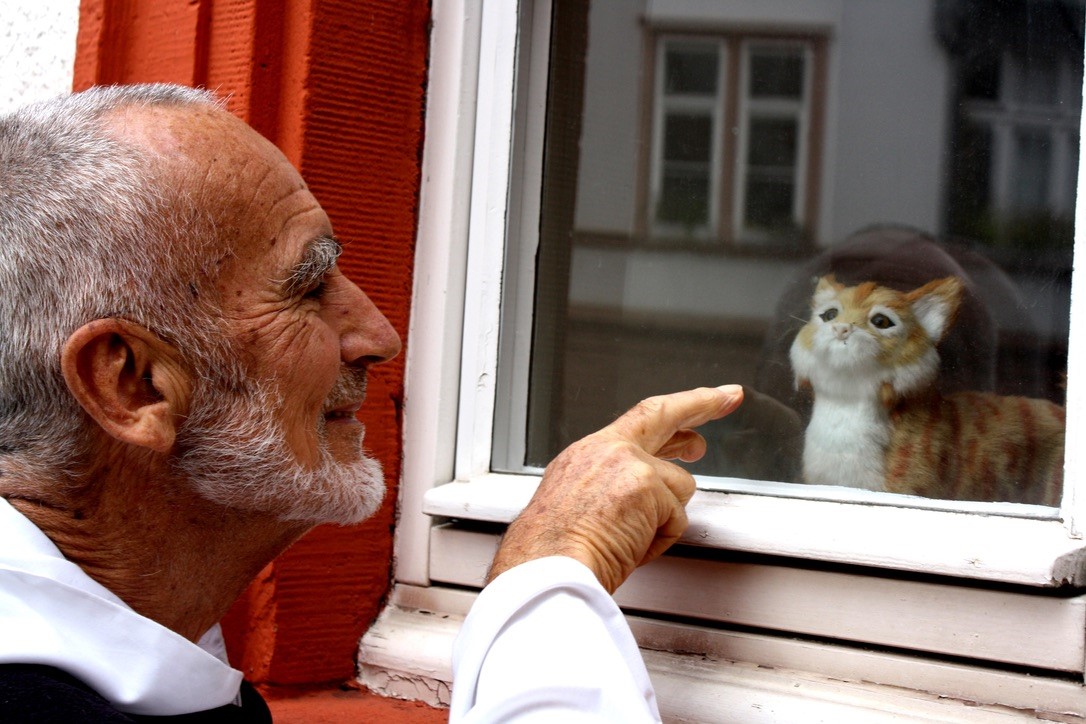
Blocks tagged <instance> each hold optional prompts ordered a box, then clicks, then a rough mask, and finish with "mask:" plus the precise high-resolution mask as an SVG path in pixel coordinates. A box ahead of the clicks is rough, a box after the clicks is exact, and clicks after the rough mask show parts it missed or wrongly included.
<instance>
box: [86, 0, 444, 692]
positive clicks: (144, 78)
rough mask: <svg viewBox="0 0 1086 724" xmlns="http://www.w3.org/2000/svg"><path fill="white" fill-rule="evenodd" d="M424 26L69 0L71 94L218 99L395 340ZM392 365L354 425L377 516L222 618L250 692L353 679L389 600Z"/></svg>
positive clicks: (280, 10)
mask: <svg viewBox="0 0 1086 724" xmlns="http://www.w3.org/2000/svg"><path fill="white" fill-rule="evenodd" d="M428 24H429V3H428V2H426V1H425V0H395V1H393V0H278V1H272V0H82V3H81V6H80V28H79V36H78V41H77V55H76V68H75V81H74V86H75V89H76V90H79V89H82V88H86V87H88V86H90V85H95V84H110V83H135V82H149V81H169V82H175V83H183V84H186V85H197V86H204V87H208V88H211V89H214V90H217V91H218V92H219V93H220V94H222V95H224V96H228V98H229V101H228V107H229V108H230V110H231V111H232V112H234V113H236V114H237V115H238V116H240V117H241V118H243V119H245V120H246V121H248V122H249V123H250V124H251V125H253V127H254V128H256V129H257V130H258V131H260V132H261V133H262V134H264V135H265V136H267V137H268V138H269V139H271V140H272V141H273V142H275V143H276V144H277V145H278V146H279V147H280V148H281V149H282V150H283V152H284V153H285V154H286V155H287V157H288V158H289V159H290V160H291V161H292V162H293V163H294V164H295V165H296V166H297V167H298V168H299V169H300V170H301V172H302V175H303V176H304V177H305V179H306V180H307V182H308V183H309V185H310V187H311V189H312V190H313V193H314V195H315V196H316V197H317V199H318V200H319V201H320V202H321V204H322V205H323V206H324V208H325V210H327V212H328V214H329V216H330V217H331V219H332V223H333V224H334V226H335V229H336V234H337V236H339V237H340V238H341V239H342V240H344V241H345V242H346V243H345V250H344V254H343V257H342V260H341V268H342V269H343V271H344V273H346V274H347V275H348V276H349V277H351V278H352V279H354V280H355V281H356V282H358V283H359V284H360V285H361V286H362V288H363V289H365V290H366V292H367V293H368V294H369V295H370V296H371V297H372V298H373V300H374V301H375V303H376V304H377V305H378V307H380V308H381V310H382V311H384V313H385V314H386V315H387V316H388V317H389V319H390V320H391V321H392V323H393V325H394V326H395V327H396V329H397V330H398V331H399V333H400V336H401V337H403V338H405V339H406V334H407V322H408V313H409V309H410V306H409V305H410V291H411V274H412V268H413V258H414V237H415V226H416V211H417V196H418V189H419V166H420V161H419V159H420V155H421V145H422V112H423V97H424V83H425V77H426V63H427V52H428V32H429V30H428ZM403 359H404V357H403V355H401V356H400V357H399V358H398V359H397V360H394V361H393V362H391V363H388V364H386V365H382V366H381V367H378V368H375V369H374V370H373V371H372V374H371V381H370V386H369V390H370V391H369V395H368V399H367V402H366V404H365V406H364V408H363V410H362V413H361V417H362V419H363V421H364V422H365V423H366V429H367V434H366V441H367V446H368V447H369V448H370V450H371V451H372V452H373V453H374V454H375V455H376V456H377V457H378V458H379V459H380V460H381V462H382V463H383V464H384V468H385V471H386V475H387V478H388V480H389V483H390V484H389V495H388V498H387V499H386V503H385V505H384V506H383V508H382V509H381V511H380V512H379V513H378V514H377V515H376V516H375V517H374V518H373V519H371V520H369V521H367V522H366V523H364V524H363V525H360V526H357V527H353V528H336V527H324V528H319V529H317V530H315V531H313V532H312V533H311V534H309V535H308V536H306V537H305V538H303V539H302V540H301V541H300V542H299V543H298V544H296V545H295V546H294V547H293V548H291V549H290V550H289V551H287V552H286V553H285V554H283V555H282V556H280V557H279V558H278V559H277V560H276V561H275V562H274V563H272V564H271V565H269V566H268V567H267V568H266V569H265V570H264V571H263V572H262V574H261V576H260V577H259V578H258V580H257V581H255V582H254V583H253V585H252V586H250V588H249V589H248V591H246V593H245V594H244V595H243V596H242V597H241V598H240V599H239V601H238V603H237V604H236V605H235V606H234V608H233V609H232V611H231V612H230V614H229V616H228V617H227V620H226V622H225V624H226V625H225V628H226V633H227V639H228V642H227V643H228V646H229V648H230V650H231V658H232V660H233V662H234V664H235V665H236V666H239V667H240V668H241V669H242V670H243V671H244V672H245V674H246V676H247V677H248V678H249V679H250V680H251V681H253V682H254V683H257V684H258V685H263V686H265V687H267V686H276V685H280V686H305V685H318V684H322V683H329V682H341V681H345V680H348V679H350V678H352V677H353V675H354V666H355V663H354V662H355V652H356V646H357V643H358V640H359V638H360V637H361V635H362V634H363V633H364V631H365V630H366V628H367V627H368V626H369V624H370V623H371V622H372V621H373V619H374V618H375V616H376V615H377V612H378V609H379V607H380V605H381V603H382V599H383V597H384V596H385V594H386V593H387V591H388V587H389V579H390V568H391V557H392V527H393V524H394V512H395V505H394V504H395V499H396V489H395V483H396V481H397V480H398V479H399V471H400V462H401V410H402V404H401V403H402V399H403Z"/></svg>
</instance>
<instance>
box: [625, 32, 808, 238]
mask: <svg viewBox="0 0 1086 724" xmlns="http://www.w3.org/2000/svg"><path fill="white" fill-rule="evenodd" d="M650 42H653V43H655V45H656V47H657V52H656V55H655V64H656V70H655V83H654V86H655V90H654V94H653V100H652V106H653V107H652V111H653V113H652V127H651V128H650V129H645V130H644V131H643V133H644V135H645V136H650V135H651V137H652V138H653V139H654V141H653V153H652V169H651V181H650V182H649V186H650V188H649V189H648V196H649V199H650V201H649V209H650V212H649V213H650V217H651V219H650V223H649V224H648V227H649V232H650V233H649V234H648V235H647V238H646V240H647V241H648V242H649V243H653V242H663V243H670V244H671V245H672V246H673V247H674V246H675V245H676V242H678V245H680V246H681V245H682V242H691V243H697V242H702V243H708V244H711V245H766V244H768V245H777V246H781V245H784V246H793V247H794V246H797V245H798V244H800V243H801V241H802V239H803V238H804V236H803V226H804V223H805V220H806V218H805V212H806V208H805V201H806V199H804V197H803V195H802V193H803V190H804V187H805V183H806V179H805V177H804V172H805V170H806V169H807V167H808V165H809V164H808V162H807V158H806V154H807V149H808V143H807V130H808V129H807V124H808V118H809V108H810V102H809V95H810V90H809V77H810V73H809V67H810V64H811V63H810V51H809V47H808V44H806V43H797V42H795V41H780V40H778V39H762V40H754V39H752V37H751V36H749V35H744V34H739V33H726V34H721V35H720V36H718V37H714V36H705V35H700V36H675V35H671V34H658V35H657V34H652V35H650ZM733 69H734V71H733ZM735 73H740V74H741V77H740V76H737V75H735Z"/></svg>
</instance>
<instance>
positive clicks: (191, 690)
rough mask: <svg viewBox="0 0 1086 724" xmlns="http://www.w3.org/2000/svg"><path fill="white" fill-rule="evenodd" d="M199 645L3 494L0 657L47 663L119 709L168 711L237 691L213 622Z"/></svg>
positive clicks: (225, 699) (218, 702)
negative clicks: (94, 572)
mask: <svg viewBox="0 0 1086 724" xmlns="http://www.w3.org/2000/svg"><path fill="white" fill-rule="evenodd" d="M200 644H201V645H200V646H197V645H196V644H194V643H192V642H191V641H189V640H188V639H186V638H184V637H182V636H180V635H178V634H176V633H174V632H173V631H171V630H170V629H168V628H166V627H164V626H162V625H160V624H158V623H156V622H154V621H152V620H151V619H149V618H145V617H143V616H141V615H139V614H138V613H136V612H135V611H133V610H132V609H131V608H129V607H128V605H126V604H125V603H124V601H122V600H121V599H120V598H118V597H117V596H116V595H114V594H113V593H112V592H111V591H109V590H108V589H107V588H105V587H104V586H102V585H101V584H99V583H98V582H97V581H95V580H94V579H92V578H91V577H90V576H88V575H87V574H86V573H84V572H83V569H81V568H80V567H79V566H77V565H76V564H74V563H72V562H71V561H69V560H67V559H66V558H64V556H63V555H62V554H61V552H60V550H59V549H57V547H56V546H55V545H54V544H53V542H52V541H51V540H49V538H48V537H46V535H45V534H44V533H42V532H41V531H40V530H38V528H37V527H35V526H34V524H33V523H31V522H30V521H29V520H28V519H27V518H26V517H25V516H23V515H22V514H21V513H19V512H18V511H17V510H15V509H14V508H13V507H11V505H10V504H8V502H7V501H6V500H4V499H2V498H0V663H21V664H45V665H48V666H54V667H56V668H58V669H62V670H64V671H66V672H68V673H69V674H71V675H72V676H74V677H76V678H77V679H79V680H80V681H83V682H84V683H86V684H87V685H88V686H90V687H91V688H92V689H94V690H95V691H97V692H98V693H99V694H101V695H102V696H104V697H105V698H106V699H107V700H109V702H110V703H111V704H112V705H113V706H115V707H116V708H117V709H119V710H120V711H123V712H127V713H130V714H150V715H159V716H166V715H174V714H187V713H191V712H197V711H203V710H205V709H213V708H215V707H219V706H223V705H225V704H229V703H231V702H233V701H235V700H236V698H237V696H238V687H239V686H240V685H241V678H242V677H241V672H240V671H237V670H235V669H232V668H230V666H229V664H227V663H226V657H225V650H224V649H223V647H222V636H221V632H220V630H219V628H218V626H216V627H214V628H213V629H212V630H211V631H209V632H208V633H207V634H206V635H205V636H204V638H202V639H201V641H200ZM201 646H203V647H205V648H206V649H207V650H205V648H201ZM209 652H215V654H218V656H216V655H215V654H213V653H209Z"/></svg>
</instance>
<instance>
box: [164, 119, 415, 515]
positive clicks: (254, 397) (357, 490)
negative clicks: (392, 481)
mask: <svg viewBox="0 0 1086 724" xmlns="http://www.w3.org/2000/svg"><path fill="white" fill-rule="evenodd" d="M192 115H193V114H191V113H190V114H188V118H186V119H183V121H184V122H183V123H180V124H178V125H177V126H175V135H176V137H177V140H178V142H179V144H180V145H181V147H182V148H186V149H187V151H188V154H189V157H190V158H191V159H192V160H193V161H194V163H193V164H192V165H191V167H189V166H186V167H184V169H183V171H182V173H183V174H187V175H193V174H194V175H196V176H197V178H198V183H199V184H200V187H201V188H202V192H203V193H204V194H205V195H206V197H207V199H208V205H209V206H211V208H212V209H213V211H214V213H216V214H217V215H218V217H219V219H220V223H219V226H220V227H221V228H222V229H223V234H222V235H223V240H222V246H223V247H225V248H221V249H220V250H219V253H221V258H220V262H219V265H218V268H219V270H220V271H219V273H218V274H219V275H218V278H217V280H216V281H215V285H216V287H217V289H216V291H217V295H218V297H219V299H220V300H221V302H220V305H221V309H222V320H221V327H222V331H223V334H224V335H225V337H226V339H227V340H228V346H229V348H230V349H231V350H232V354H233V358H231V359H224V360H204V361H202V364H203V365H204V367H205V369H204V370H202V371H198V373H197V377H198V383H197V384H196V385H195V389H194V393H193V400H192V404H191V409H190V411H189V415H188V418H187V420H186V421H185V423H184V424H183V425H182V427H181V430H180V431H179V435H178V446H177V450H178V453H179V458H178V460H177V467H178V468H179V470H180V471H181V472H182V473H183V474H185V475H186V476H187V477H188V478H189V479H190V480H191V481H192V484H193V485H195V486H196V487H197V489H198V490H200V491H201V492H202V493H203V494H204V495H205V497H208V498H209V499H212V500H215V501H217V502H221V503H223V504H225V505H229V506H231V507H238V508H242V509H248V510H255V511H259V512H264V513H268V514H270V515H273V516H276V517H281V518H285V519H290V520H299V521H305V522H307V523H319V522H328V521H334V522H341V523H351V522H357V521H358V520H361V519H363V518H365V517H366V516H368V515H370V514H372V513H373V512H374V510H375V509H376V507H377V506H378V505H379V504H380V501H381V497H382V495H383V490H384V486H383V481H382V476H381V472H380V467H379V466H378V465H377V463H376V462H374V461H373V460H371V459H369V458H368V457H366V456H365V455H364V453H363V452H362V439H363V434H364V429H363V427H362V425H361V423H360V422H358V420H357V419H356V418H355V413H356V412H357V410H358V408H359V406H360V405H361V404H362V400H363V398H364V396H365V387H366V368H367V366H368V365H369V364H372V363H376V362H380V361H384V360H385V359H388V358H389V357H391V356H393V355H394V354H396V353H397V352H398V351H399V338H398V337H397V335H396V333H395V332H394V331H393V330H392V328H391V325H389V323H388V321H387V320H386V319H385V318H384V317H383V316H382V315H381V314H380V312H379V311H377V309H376V307H374V306H373V304H372V302H371V301H370V300H369V299H368V297H366V295H365V294H363V293H362V291H361V290H360V289H359V288H358V287H357V286H355V285H354V284H353V283H352V282H350V281H349V280H347V279H346V278H345V277H344V276H343V275H342V274H341V273H340V272H339V270H338V268H337V267H336V266H335V259H336V257H337V256H338V253H339V245H338V243H336V242H335V240H334V238H333V237H332V230H331V224H330V222H329V221H328V218H327V216H326V215H325V213H324V211H323V210H322V209H321V207H320V205H319V204H318V203H317V201H316V199H315V198H314V197H313V195H312V194H311V193H310V192H309V190H308V189H307V188H306V186H305V184H304V183H303V182H302V179H301V177H300V176H299V175H298V174H297V172H296V171H295V170H294V168H293V167H292V166H291V165H290V164H289V162H288V161H287V160H286V158H284V157H283V156H282V154H280V153H279V151H278V150H276V149H275V148H274V147H273V146H272V145H271V144H270V143H268V142H267V141H265V140H264V139H262V138H260V137H259V136H258V135H257V134H256V133H255V132H254V131H252V130H251V129H249V128H248V127H247V126H245V125H244V124H242V123H241V122H240V121H236V120H235V119H233V118H232V117H229V116H227V115H226V114H224V113H220V112H206V113H201V114H199V115H197V117H195V118H192ZM184 182H185V179H184V178H183V179H182V183H184ZM190 182H191V183H197V181H196V180H190Z"/></svg>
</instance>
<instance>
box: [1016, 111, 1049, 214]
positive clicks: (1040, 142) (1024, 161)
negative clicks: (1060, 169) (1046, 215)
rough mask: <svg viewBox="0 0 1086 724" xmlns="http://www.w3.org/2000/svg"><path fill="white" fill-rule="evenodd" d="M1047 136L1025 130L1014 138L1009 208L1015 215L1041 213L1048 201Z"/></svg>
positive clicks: (1044, 133)
mask: <svg viewBox="0 0 1086 724" xmlns="http://www.w3.org/2000/svg"><path fill="white" fill-rule="evenodd" d="M1050 153H1051V143H1050V139H1049V135H1048V134H1047V133H1046V132H1044V131H1043V130H1037V129H1029V128H1025V129H1022V130H1020V131H1018V132H1017V133H1016V134H1015V139H1014V156H1015V159H1014V160H1015V165H1016V173H1015V174H1014V179H1013V186H1012V192H1011V193H1012V201H1011V205H1012V208H1013V209H1014V210H1015V211H1031V210H1035V209H1036V210H1043V209H1044V208H1045V204H1046V201H1047V199H1048V179H1049V176H1050V175H1051V164H1050V163H1049V154H1050Z"/></svg>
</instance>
